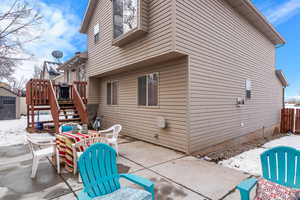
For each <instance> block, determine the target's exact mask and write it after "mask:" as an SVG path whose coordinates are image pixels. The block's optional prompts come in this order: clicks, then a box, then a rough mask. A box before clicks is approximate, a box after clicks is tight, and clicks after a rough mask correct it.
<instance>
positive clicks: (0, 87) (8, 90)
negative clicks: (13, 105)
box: [0, 86, 19, 96]
mask: <svg viewBox="0 0 300 200" xmlns="http://www.w3.org/2000/svg"><path fill="white" fill-rule="evenodd" d="M0 89H3V90H6V91H7V92H9V93H11V94H13V95H15V96H19V95H18V94H17V93H16V92H14V91H12V90H10V89H8V88H7V87H4V86H0Z"/></svg>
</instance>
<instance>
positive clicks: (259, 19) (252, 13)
mask: <svg viewBox="0 0 300 200" xmlns="http://www.w3.org/2000/svg"><path fill="white" fill-rule="evenodd" d="M97 2H98V1H97V0H89V3H88V6H87V9H86V11H85V15H84V17H83V21H82V24H81V27H80V32H81V33H86V32H87V29H88V25H89V22H90V20H91V18H92V16H93V12H94V9H95V7H96V5H97ZM227 2H228V3H229V4H230V5H231V6H232V7H233V8H234V9H235V10H237V11H238V12H239V13H240V14H241V15H243V16H244V17H245V18H246V19H247V20H248V21H249V22H250V23H251V24H253V25H254V26H255V27H256V28H257V29H258V30H260V31H261V32H262V33H263V34H264V35H265V36H266V37H267V38H269V40H270V41H272V43H273V44H274V45H278V44H285V40H284V38H283V37H282V36H281V35H280V34H279V33H278V32H277V31H276V30H275V28H274V27H273V26H272V25H271V24H270V23H269V22H268V21H267V19H266V18H265V17H264V16H263V15H262V14H261V13H260V12H259V11H258V9H257V8H256V7H255V6H254V4H253V3H252V2H251V1H250V0H227Z"/></svg>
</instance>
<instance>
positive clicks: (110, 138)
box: [98, 124, 122, 155]
mask: <svg viewBox="0 0 300 200" xmlns="http://www.w3.org/2000/svg"><path fill="white" fill-rule="evenodd" d="M121 130H122V126H121V125H120V124H116V125H113V126H112V127H110V128H109V129H106V130H101V131H98V133H100V135H101V136H104V137H105V139H106V141H107V143H108V144H109V145H110V146H113V147H114V148H115V150H116V152H117V155H119V147H118V137H119V134H120V132H121Z"/></svg>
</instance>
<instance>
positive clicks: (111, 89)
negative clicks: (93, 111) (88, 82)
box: [106, 80, 120, 106]
mask: <svg viewBox="0 0 300 200" xmlns="http://www.w3.org/2000/svg"><path fill="white" fill-rule="evenodd" d="M108 83H110V84H111V85H110V104H108V102H107V99H106V105H108V106H118V105H119V87H120V85H119V81H118V80H110V81H107V82H106V96H107V84H108ZM113 83H117V104H113V96H114V95H113Z"/></svg>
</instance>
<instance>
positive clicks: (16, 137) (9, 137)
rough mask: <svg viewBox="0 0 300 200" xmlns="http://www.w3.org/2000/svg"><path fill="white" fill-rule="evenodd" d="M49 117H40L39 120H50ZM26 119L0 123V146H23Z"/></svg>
mask: <svg viewBox="0 0 300 200" xmlns="http://www.w3.org/2000/svg"><path fill="white" fill-rule="evenodd" d="M51 119H52V117H51V115H41V116H40V120H51ZM26 126H27V117H21V119H15V120H1V121H0V146H10V145H17V144H24V142H25V136H26V134H27V132H26Z"/></svg>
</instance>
